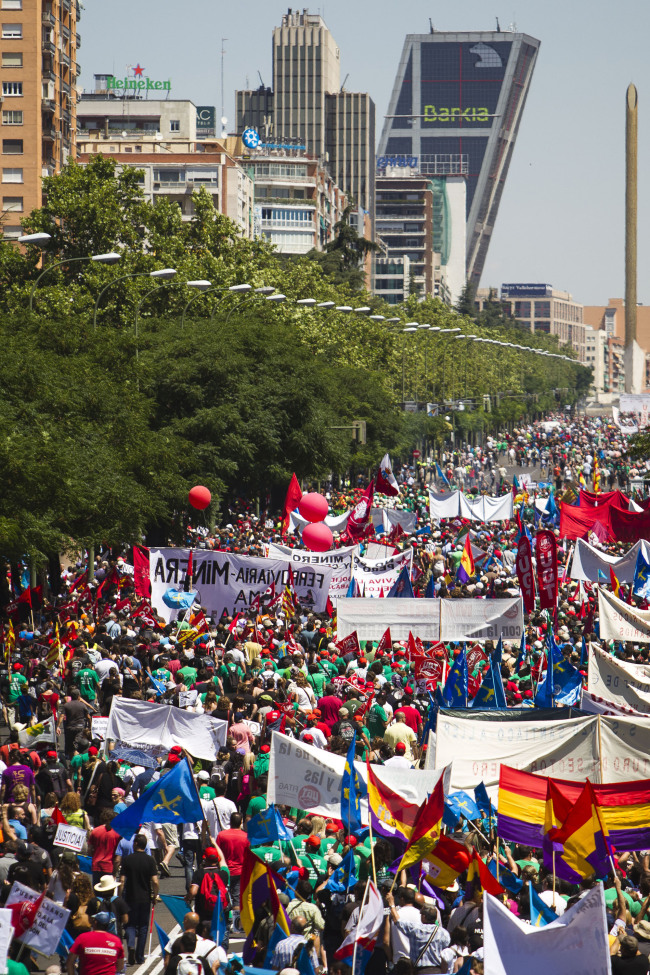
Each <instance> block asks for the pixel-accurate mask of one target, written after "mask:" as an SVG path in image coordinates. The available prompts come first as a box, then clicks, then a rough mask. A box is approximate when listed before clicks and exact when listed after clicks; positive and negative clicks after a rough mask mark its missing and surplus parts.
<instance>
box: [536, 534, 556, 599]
mask: <svg viewBox="0 0 650 975" xmlns="http://www.w3.org/2000/svg"><path fill="white" fill-rule="evenodd" d="M535 557H536V558H537V585H538V588H539V603H540V607H541V608H542V609H555V604H556V602H557V542H556V541H555V535H554V534H553V532H552V531H548V530H546V531H541V532H538V533H537V535H536V537H535Z"/></svg>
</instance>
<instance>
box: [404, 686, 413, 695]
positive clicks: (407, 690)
mask: <svg viewBox="0 0 650 975" xmlns="http://www.w3.org/2000/svg"><path fill="white" fill-rule="evenodd" d="M404 693H405V694H412V693H413V688H412V687H405V688H404Z"/></svg>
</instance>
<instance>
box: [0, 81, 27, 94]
mask: <svg viewBox="0 0 650 975" xmlns="http://www.w3.org/2000/svg"><path fill="white" fill-rule="evenodd" d="M22 93H23V83H22V81H3V82H2V94H3V96H5V97H6V98H16V97H19V96H20V95H22Z"/></svg>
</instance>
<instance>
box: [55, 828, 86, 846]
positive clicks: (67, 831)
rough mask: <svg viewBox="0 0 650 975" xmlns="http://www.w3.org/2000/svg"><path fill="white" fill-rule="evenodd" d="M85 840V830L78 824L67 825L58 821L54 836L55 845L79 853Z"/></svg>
mask: <svg viewBox="0 0 650 975" xmlns="http://www.w3.org/2000/svg"><path fill="white" fill-rule="evenodd" d="M85 842H86V830H85V829H81V827H79V826H68V825H67V824H66V823H59V825H58V826H57V828H56V836H55V837H54V845H55V846H63V847H64V848H65V849H66V850H74V852H75V853H81V851H82V850H83V848H84V843H85Z"/></svg>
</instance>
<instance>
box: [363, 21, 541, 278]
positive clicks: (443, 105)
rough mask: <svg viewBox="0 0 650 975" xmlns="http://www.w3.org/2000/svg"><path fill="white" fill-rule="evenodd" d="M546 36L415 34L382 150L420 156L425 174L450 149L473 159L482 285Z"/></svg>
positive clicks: (470, 190) (470, 257) (473, 252)
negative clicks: (531, 84)
mask: <svg viewBox="0 0 650 975" xmlns="http://www.w3.org/2000/svg"><path fill="white" fill-rule="evenodd" d="M538 49H539V41H537V40H535V38H533V37H529V36H528V35H526V34H519V33H515V32H514V31H484V32H478V31H477V32H448V31H444V32H443V31H434V30H433V29H432V32H431V33H429V34H409V35H408V36H407V38H406V41H405V43H404V48H403V51H402V56H401V58H400V63H399V68H398V71H397V77H396V80H395V84H394V87H393V92H392V95H391V99H390V103H389V108H388V114H387V116H386V120H385V123H384V127H383V131H382V134H381V139H380V143H379V156H380V157H384V156H389V157H390V156H406V157H407V158H408V157H412V158H416V159H417V160H418V171H419V175H421V176H424V175H426V174H428V173H429V172H430V171H431V170H430V168H429V167H430V166H432V165H435V164H434V162H433V160H435V159H436V158H439V157H441V156H444V155H453V156H465V157H466V158H467V159H468V168H467V176H466V180H467V195H466V227H467V230H466V273H467V280H468V281H469V282H470V283H471V284H472V285H473V286H474V288H475V289H476V288H478V285H479V282H480V278H481V274H482V271H483V267H484V264H485V259H486V255H487V250H488V246H489V243H490V238H491V236H492V232H493V229H494V224H495V221H496V217H497V212H498V209H499V203H500V201H501V195H502V193H503V188H504V185H505V179H506V176H507V173H508V168H509V166H510V161H511V158H512V153H513V150H514V145H515V140H516V137H517V132H518V130H519V125H520V123H521V117H522V113H523V108H524V105H525V102H526V96H527V94H528V90H529V87H530V83H531V79H532V75H533V70H534V67H535V62H536V59H537V52H538Z"/></svg>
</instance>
